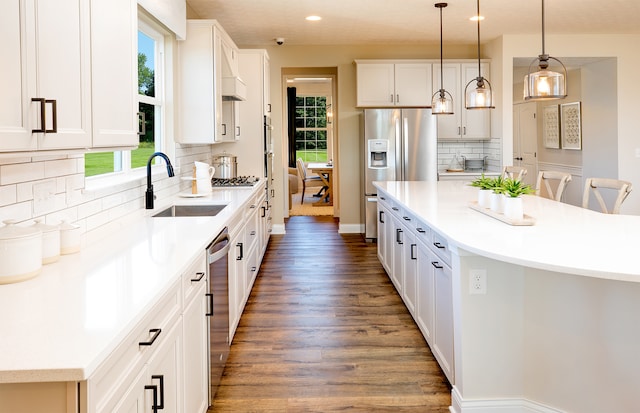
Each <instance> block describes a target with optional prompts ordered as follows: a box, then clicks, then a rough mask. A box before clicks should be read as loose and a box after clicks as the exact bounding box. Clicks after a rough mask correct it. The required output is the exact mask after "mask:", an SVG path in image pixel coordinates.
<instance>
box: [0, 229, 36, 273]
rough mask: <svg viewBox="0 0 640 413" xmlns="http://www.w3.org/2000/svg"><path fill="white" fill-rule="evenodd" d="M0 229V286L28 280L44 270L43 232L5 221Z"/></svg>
mask: <svg viewBox="0 0 640 413" xmlns="http://www.w3.org/2000/svg"><path fill="white" fill-rule="evenodd" d="M4 223H5V226H3V227H0V284H9V283H14V282H18V281H24V280H28V279H29V278H33V277H35V276H36V275H38V274H39V273H40V270H41V269H42V231H40V230H39V229H36V228H33V227H22V226H19V225H16V221H13V220H7V221H4Z"/></svg>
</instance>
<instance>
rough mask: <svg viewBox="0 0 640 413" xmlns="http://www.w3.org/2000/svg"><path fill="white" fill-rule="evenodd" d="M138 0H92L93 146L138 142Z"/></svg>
mask: <svg viewBox="0 0 640 413" xmlns="http://www.w3.org/2000/svg"><path fill="white" fill-rule="evenodd" d="M136 7H137V3H136V1H132V0H110V1H108V2H106V1H103V0H92V1H91V94H92V96H91V98H92V100H91V108H92V118H91V120H92V125H93V141H92V145H93V147H94V148H105V147H131V146H138V142H139V137H138V133H137V132H138V122H137V116H136V113H137V112H138V108H137V106H138V101H137V90H138V84H137V83H138V79H137V73H138V66H137V65H138V60H137V54H138V48H137V44H138V43H137V27H138V22H137V9H136Z"/></svg>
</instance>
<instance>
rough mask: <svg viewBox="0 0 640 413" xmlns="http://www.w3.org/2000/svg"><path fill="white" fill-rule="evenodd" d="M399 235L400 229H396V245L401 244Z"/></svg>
mask: <svg viewBox="0 0 640 413" xmlns="http://www.w3.org/2000/svg"><path fill="white" fill-rule="evenodd" d="M400 234H402V229H400V228H396V242H397V243H398V244H402V240H401V239H400Z"/></svg>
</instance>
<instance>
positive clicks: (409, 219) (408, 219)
mask: <svg viewBox="0 0 640 413" xmlns="http://www.w3.org/2000/svg"><path fill="white" fill-rule="evenodd" d="M402 219H404V220H405V221H411V218H409V217H402Z"/></svg>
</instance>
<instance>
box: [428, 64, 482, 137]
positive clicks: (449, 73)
mask: <svg viewBox="0 0 640 413" xmlns="http://www.w3.org/2000/svg"><path fill="white" fill-rule="evenodd" d="M481 67H482V75H483V76H484V77H486V78H488V77H489V64H488V63H482V65H481ZM442 74H443V85H444V86H443V87H444V89H445V90H446V91H447V92H449V93H450V94H451V97H452V98H453V115H438V116H437V118H438V120H437V122H438V140H481V139H490V138H491V110H490V109H465V103H464V99H465V94H464V89H465V87H466V85H467V83H468V82H469V81H470V80H472V79H475V78H476V77H478V64H477V63H445V64H443V66H442ZM473 85H474V86H475V84H473ZM439 89H440V65H439V64H434V65H433V90H434V91H438V90H439Z"/></svg>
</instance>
